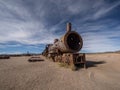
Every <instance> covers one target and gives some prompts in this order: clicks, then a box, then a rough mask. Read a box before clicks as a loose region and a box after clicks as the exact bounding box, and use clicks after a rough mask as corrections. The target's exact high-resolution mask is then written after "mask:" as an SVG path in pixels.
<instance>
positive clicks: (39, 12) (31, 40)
mask: <svg viewBox="0 0 120 90" xmlns="http://www.w3.org/2000/svg"><path fill="white" fill-rule="evenodd" d="M67 22H71V23H72V25H73V30H76V31H77V32H78V33H79V34H80V35H81V36H82V38H83V40H84V46H83V48H82V50H81V52H106V51H117V50H120V0H0V54H6V53H18V54H19V53H26V52H27V51H29V52H30V53H40V52H42V50H43V49H44V47H45V45H46V44H48V43H53V40H54V39H55V38H60V37H61V36H62V35H63V34H64V33H65V30H66V23H67Z"/></svg>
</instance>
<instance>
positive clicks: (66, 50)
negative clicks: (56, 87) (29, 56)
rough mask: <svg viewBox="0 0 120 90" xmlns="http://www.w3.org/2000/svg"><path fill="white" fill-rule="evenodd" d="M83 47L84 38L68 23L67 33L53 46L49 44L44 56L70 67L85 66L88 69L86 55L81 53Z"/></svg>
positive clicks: (56, 40)
mask: <svg viewBox="0 0 120 90" xmlns="http://www.w3.org/2000/svg"><path fill="white" fill-rule="evenodd" d="M82 46H83V40H82V37H81V36H80V35H79V34H78V33H77V32H75V31H72V25H71V23H67V27H66V33H65V34H64V35H63V36H62V37H61V38H60V39H55V40H54V43H53V44H48V45H47V46H46V48H45V50H44V51H43V53H42V54H43V55H44V56H46V57H48V58H52V60H53V61H54V62H61V63H67V64H68V65H77V64H83V65H84V67H86V60H85V54H84V53H79V51H80V50H81V49H82Z"/></svg>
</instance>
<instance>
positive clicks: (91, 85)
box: [0, 53, 120, 90]
mask: <svg viewBox="0 0 120 90" xmlns="http://www.w3.org/2000/svg"><path fill="white" fill-rule="evenodd" d="M28 58H30V57H11V59H8V60H0V90H120V69H119V66H120V54H115V53H114V54H91V55H86V58H87V66H88V68H87V69H83V68H80V69H79V70H78V71H71V69H67V68H64V67H60V66H59V65H58V63H54V62H52V61H49V60H45V61H41V62H31V63H29V62H28V61H27V60H28Z"/></svg>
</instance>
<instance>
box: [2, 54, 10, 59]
mask: <svg viewBox="0 0 120 90" xmlns="http://www.w3.org/2000/svg"><path fill="white" fill-rule="evenodd" d="M0 59H10V56H8V55H2V56H0Z"/></svg>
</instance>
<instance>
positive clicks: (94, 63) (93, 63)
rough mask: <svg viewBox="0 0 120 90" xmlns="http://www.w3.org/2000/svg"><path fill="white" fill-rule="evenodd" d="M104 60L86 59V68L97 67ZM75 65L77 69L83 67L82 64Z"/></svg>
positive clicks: (103, 62)
mask: <svg viewBox="0 0 120 90" xmlns="http://www.w3.org/2000/svg"><path fill="white" fill-rule="evenodd" d="M105 63H106V62H105V61H91V60H88V61H86V69H87V68H91V67H97V66H98V65H99V64H105ZM76 66H77V70H79V69H81V68H82V67H84V65H80V64H79V65H76Z"/></svg>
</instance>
